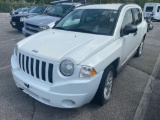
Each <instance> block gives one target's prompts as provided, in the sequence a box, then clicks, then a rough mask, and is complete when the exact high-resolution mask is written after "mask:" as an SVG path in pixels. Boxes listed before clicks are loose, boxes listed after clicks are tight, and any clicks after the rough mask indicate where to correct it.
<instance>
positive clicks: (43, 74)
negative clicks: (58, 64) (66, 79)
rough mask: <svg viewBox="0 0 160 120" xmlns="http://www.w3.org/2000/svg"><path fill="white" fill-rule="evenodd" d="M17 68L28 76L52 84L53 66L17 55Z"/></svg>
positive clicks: (20, 54)
mask: <svg viewBox="0 0 160 120" xmlns="http://www.w3.org/2000/svg"><path fill="white" fill-rule="evenodd" d="M19 66H20V68H21V69H22V70H23V71H24V72H26V73H28V74H29V75H31V76H33V77H36V78H37V79H41V80H43V81H48V82H50V83H53V64H52V63H47V62H45V61H41V60H39V59H37V58H33V57H30V56H27V55H24V54H22V53H19Z"/></svg>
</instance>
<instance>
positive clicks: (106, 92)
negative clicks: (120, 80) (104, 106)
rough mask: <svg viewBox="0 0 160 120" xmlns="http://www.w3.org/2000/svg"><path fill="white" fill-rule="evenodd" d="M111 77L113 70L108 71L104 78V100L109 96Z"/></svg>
mask: <svg viewBox="0 0 160 120" xmlns="http://www.w3.org/2000/svg"><path fill="white" fill-rule="evenodd" d="M113 77H114V76H113V71H110V72H109V73H108V76H107V78H106V82H105V87H104V99H105V100H108V99H109V98H110V95H111V91H112V84H113Z"/></svg>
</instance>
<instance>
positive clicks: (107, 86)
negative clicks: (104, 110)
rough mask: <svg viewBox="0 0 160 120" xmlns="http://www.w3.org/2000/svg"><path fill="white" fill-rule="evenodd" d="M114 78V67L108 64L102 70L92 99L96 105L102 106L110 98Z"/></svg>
mask: <svg viewBox="0 0 160 120" xmlns="http://www.w3.org/2000/svg"><path fill="white" fill-rule="evenodd" d="M114 78H115V69H114V66H113V65H110V66H108V67H107V68H106V70H105V71H104V73H103V76H102V79H101V83H100V85H99V88H98V90H97V93H96V95H95V97H94V101H95V102H96V103H97V104H98V105H100V106H103V105H104V104H105V103H106V102H107V101H108V100H109V99H110V96H111V92H112V86H113V81H114Z"/></svg>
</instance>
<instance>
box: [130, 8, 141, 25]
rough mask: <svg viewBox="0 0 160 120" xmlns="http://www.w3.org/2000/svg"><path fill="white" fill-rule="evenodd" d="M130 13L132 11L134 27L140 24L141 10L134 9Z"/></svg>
mask: <svg viewBox="0 0 160 120" xmlns="http://www.w3.org/2000/svg"><path fill="white" fill-rule="evenodd" d="M132 11H133V16H134V21H135V25H138V24H140V23H141V22H142V12H141V10H140V9H138V8H134V9H132Z"/></svg>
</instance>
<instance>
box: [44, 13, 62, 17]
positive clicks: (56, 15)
mask: <svg viewBox="0 0 160 120" xmlns="http://www.w3.org/2000/svg"><path fill="white" fill-rule="evenodd" d="M47 14H48V15H50V16H55V17H62V16H61V15H58V14H51V13H47Z"/></svg>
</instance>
